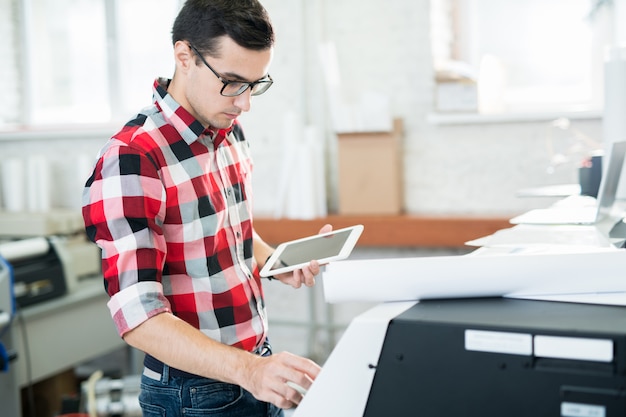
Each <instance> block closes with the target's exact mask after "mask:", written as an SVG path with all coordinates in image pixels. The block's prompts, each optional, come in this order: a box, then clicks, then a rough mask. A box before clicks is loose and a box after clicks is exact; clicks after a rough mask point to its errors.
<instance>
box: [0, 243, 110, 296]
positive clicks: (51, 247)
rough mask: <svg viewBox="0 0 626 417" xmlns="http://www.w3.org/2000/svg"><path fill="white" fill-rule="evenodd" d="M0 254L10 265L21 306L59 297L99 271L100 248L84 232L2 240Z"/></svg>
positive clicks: (14, 290) (15, 290)
mask: <svg viewBox="0 0 626 417" xmlns="http://www.w3.org/2000/svg"><path fill="white" fill-rule="evenodd" d="M0 255H1V256H3V257H4V258H5V259H6V260H7V261H8V262H9V263H10V264H11V266H12V269H13V274H14V287H13V292H14V294H15V300H16V303H17V304H18V306H20V307H26V306H29V305H33V304H37V303H40V302H44V301H47V300H51V299H54V298H57V297H60V296H62V295H64V294H65V293H67V292H68V291H73V290H74V289H75V288H76V286H77V285H78V282H79V281H80V280H81V279H83V278H85V277H95V276H98V275H99V272H100V251H99V249H98V248H97V247H96V246H95V245H94V244H93V243H91V242H88V241H87V239H86V237H85V236H84V234H79V235H72V236H50V237H30V238H25V239H11V240H2V241H0Z"/></svg>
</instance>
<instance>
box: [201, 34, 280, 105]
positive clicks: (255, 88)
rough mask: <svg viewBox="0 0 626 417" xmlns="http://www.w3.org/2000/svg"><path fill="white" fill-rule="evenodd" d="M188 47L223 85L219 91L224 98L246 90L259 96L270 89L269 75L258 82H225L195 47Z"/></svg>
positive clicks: (271, 82) (271, 81) (272, 81)
mask: <svg viewBox="0 0 626 417" xmlns="http://www.w3.org/2000/svg"><path fill="white" fill-rule="evenodd" d="M189 47H190V48H191V50H192V51H193V52H194V53H195V54H196V55H198V57H199V58H200V60H201V61H202V62H203V63H204V65H206V67H207V68H208V69H210V70H211V72H212V73H213V74H215V76H216V77H217V79H218V80H220V81H221V82H222V84H224V86H223V87H222V89H221V90H220V94H221V95H223V96H225V97H236V96H238V95H241V94H243V93H244V91H246V90H247V89H248V88H249V89H250V94H251V95H253V96H259V95H261V94H263V93H265V92H266V91H267V89H268V88H270V87H271V86H272V84H273V83H274V80H272V77H270V76H269V74H268V75H267V77H264V78H262V79H260V80H258V81H253V82H251V83H249V82H245V81H229V80H225V79H223V78H222V77H221V76H220V75H219V74H218V73H217V71H215V70H214V69H213V67H211V66H210V65H209V63H208V62H206V59H204V57H203V56H202V54H201V53H200V52H199V51H198V50H197V49H196V47H195V46H193V45H192V44H189Z"/></svg>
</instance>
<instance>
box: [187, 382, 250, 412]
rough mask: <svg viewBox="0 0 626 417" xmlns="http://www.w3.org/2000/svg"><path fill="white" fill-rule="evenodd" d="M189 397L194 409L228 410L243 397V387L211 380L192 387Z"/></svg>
mask: <svg viewBox="0 0 626 417" xmlns="http://www.w3.org/2000/svg"><path fill="white" fill-rule="evenodd" d="M189 397H190V399H191V404H192V407H193V408H194V409H203V410H213V411H219V410H226V409H228V408H230V407H232V406H234V405H235V403H237V402H238V401H239V400H241V399H242V398H243V389H242V388H241V387H239V386H237V385H232V384H227V383H223V382H210V383H208V384H203V385H196V386H193V387H191V388H190V389H189Z"/></svg>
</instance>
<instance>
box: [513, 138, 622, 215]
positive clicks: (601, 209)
mask: <svg viewBox="0 0 626 417" xmlns="http://www.w3.org/2000/svg"><path fill="white" fill-rule="evenodd" d="M625 156H626V141H622V142H614V143H613V144H612V147H611V152H610V155H609V162H608V166H607V169H606V172H605V173H604V175H603V176H602V180H601V182H600V191H599V192H598V199H597V201H596V202H595V204H583V205H582V206H579V205H578V204H574V205H565V206H564V205H563V204H561V205H559V206H555V207H550V208H546V209H535V210H530V211H528V212H526V213H524V214H522V215H520V216H517V217H514V218H512V219H511V223H512V224H522V223H525V224H594V223H596V222H598V221H599V220H603V219H605V218H609V217H610V216H611V214H612V210H613V208H614V205H615V200H616V196H617V190H618V185H619V180H620V177H621V174H622V168H623V166H624V157H625ZM620 219H621V218H620ZM616 221H617V219H616Z"/></svg>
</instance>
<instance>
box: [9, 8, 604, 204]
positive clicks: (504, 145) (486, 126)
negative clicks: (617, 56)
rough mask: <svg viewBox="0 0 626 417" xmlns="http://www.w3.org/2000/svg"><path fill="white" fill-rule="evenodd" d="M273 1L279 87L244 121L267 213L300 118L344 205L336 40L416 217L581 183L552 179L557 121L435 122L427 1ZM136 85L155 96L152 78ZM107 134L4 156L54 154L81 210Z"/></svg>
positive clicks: (349, 83)
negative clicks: (390, 123) (382, 110)
mask: <svg viewBox="0 0 626 417" xmlns="http://www.w3.org/2000/svg"><path fill="white" fill-rule="evenodd" d="M4 3H5V2H0V5H1V4H4ZM264 4H265V5H266V7H267V8H268V10H269V11H270V14H271V15H272V17H273V21H274V24H275V26H276V31H277V35H278V41H277V45H276V55H275V61H274V63H273V66H272V68H271V74H272V76H273V77H274V79H275V80H276V83H275V85H274V86H273V87H272V89H271V90H270V91H269V92H268V93H267V95H265V96H261V97H256V98H255V101H254V103H253V107H252V112H251V113H249V114H247V115H245V116H244V117H243V121H244V123H245V124H244V128H245V130H246V133H247V135H248V137H249V139H250V141H251V143H252V146H253V148H254V152H255V156H256V169H257V176H256V192H255V195H256V198H257V213H258V214H259V215H263V214H268V213H272V210H273V209H272V204H273V196H274V195H275V178H276V176H277V173H280V172H281V170H280V167H281V162H282V158H283V154H282V153H281V152H282V149H283V148H284V146H282V144H283V143H284V140H285V138H284V135H283V131H284V125H285V123H286V122H285V120H286V119H288V118H289V117H292V118H293V115H294V114H295V115H297V116H298V117H299V118H300V119H301V120H302V121H303V123H304V124H313V125H315V126H317V127H318V128H319V129H320V130H321V131H322V132H324V135H323V136H322V139H321V140H323V141H324V144H325V145H326V150H327V152H328V157H329V161H330V164H329V166H328V167H327V168H326V169H327V173H328V174H329V176H330V178H331V180H329V190H330V193H329V195H330V197H329V198H330V204H331V207H334V206H335V204H336V203H335V201H336V196H335V194H334V192H335V189H334V186H333V184H334V181H332V178H333V176H334V175H336V165H335V160H334V156H335V155H334V152H335V145H334V143H335V140H336V139H335V136H334V134H333V132H332V130H331V126H330V122H329V114H328V107H327V102H328V100H327V95H326V93H325V86H324V78H323V76H322V68H321V66H320V63H319V59H318V51H317V46H318V45H319V44H320V43H322V42H329V41H330V42H332V43H333V44H334V45H335V47H336V50H337V57H338V63H339V69H340V72H341V82H342V84H341V94H342V95H343V97H344V98H345V99H346V100H348V101H350V100H357V99H358V97H359V95H360V94H361V93H363V92H364V91H370V90H371V91H375V92H377V93H379V94H384V95H385V96H387V97H388V98H389V100H390V108H391V113H392V116H393V117H400V118H402V119H403V121H404V126H405V137H404V143H403V153H404V166H405V178H404V181H405V206H406V211H407V212H409V213H417V214H468V213H469V214H487V215H489V214H494V215H499V214H504V215H508V214H511V213H517V212H520V211H523V210H525V209H527V208H530V207H535V206H539V205H546V204H549V203H550V202H549V201H544V200H533V199H519V198H516V197H515V191H516V190H517V189H519V188H522V187H529V186H536V185H545V184H554V183H557V184H558V183H567V182H576V181H577V178H576V170H575V164H574V163H572V164H569V165H567V166H563V167H560V168H558V169H557V170H556V172H555V173H554V174H551V175H550V174H547V173H546V168H547V167H548V165H549V157H550V155H549V154H548V152H547V151H546V147H545V143H546V132H547V126H548V122H549V121H545V120H544V121H538V122H533V121H528V122H515V123H506V122H502V123H479V124H461V125H437V124H432V123H429V121H428V115H429V113H430V112H431V111H432V108H433V105H432V103H433V99H432V96H433V88H434V83H433V70H432V67H431V59H430V40H429V1H428V0H390V1H385V2H381V1H374V0H333V1H330V0H307V1H305V0H292V1H289V2H285V1H280V0H265V1H264ZM163 30H169V29H168V28H163ZM155 75H168V74H155ZM94 82H96V80H94ZM137 82H138V83H143V84H144V85H145V87H146V91H147V94H149V89H150V87H151V82H152V80H137ZM574 126H575V127H576V128H578V129H580V130H582V131H584V132H585V133H586V134H588V135H589V136H591V137H593V138H596V139H597V140H601V121H600V120H597V119H596V120H593V119H592V120H587V121H574ZM112 129H113V128H112ZM112 129H111V131H112ZM107 133H108V132H107V131H106V130H105V131H104V133H103V134H102V135H101V137H97V138H89V139H85V140H81V139H75V138H71V139H70V138H68V139H63V140H60V139H55V138H48V137H44V138H42V139H39V140H32V139H31V140H20V141H16V140H2V141H0V158H2V159H4V158H6V157H9V156H12V155H21V156H24V155H25V153H31V152H32V153H44V154H47V155H50V157H51V159H52V162H53V167H54V172H55V173H56V174H57V175H56V178H58V180H57V181H56V183H57V192H55V196H54V197H53V203H54V204H57V205H65V204H67V202H68V201H75V196H74V195H73V193H75V192H80V190H78V191H76V187H75V186H74V185H71V186H70V185H69V184H70V183H72V184H73V183H74V182H75V181H76V179H75V173H74V172H73V171H72V170H71V169H70V168H69V167H68V166H67V164H65V161H67V160H68V159H70V160H74V161H75V160H76V158H78V155H79V154H83V153H89V154H91V155H93V154H95V152H96V151H97V149H98V147H99V145H100V143H103V142H104V140H105V139H106V134H107ZM289 140H290V141H297V138H295V139H294V138H289ZM372 169H376V167H372Z"/></svg>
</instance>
